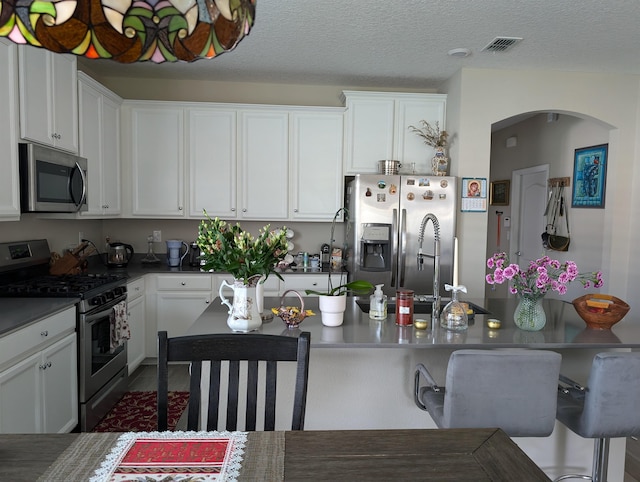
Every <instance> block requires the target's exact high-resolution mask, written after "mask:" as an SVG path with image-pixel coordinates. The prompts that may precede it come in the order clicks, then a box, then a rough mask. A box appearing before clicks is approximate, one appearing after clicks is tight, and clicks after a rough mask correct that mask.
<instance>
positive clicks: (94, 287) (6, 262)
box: [0, 239, 127, 298]
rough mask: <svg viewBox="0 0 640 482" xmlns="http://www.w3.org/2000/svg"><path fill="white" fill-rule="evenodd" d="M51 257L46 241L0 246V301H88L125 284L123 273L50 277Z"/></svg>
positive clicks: (17, 242) (38, 240)
mask: <svg viewBox="0 0 640 482" xmlns="http://www.w3.org/2000/svg"><path fill="white" fill-rule="evenodd" d="M50 255H51V254H50V251H49V243H48V242H47V240H46V239H36V240H32V241H14V242H9V243H0V297H9V296H11V297H29V298H36V297H42V298H45V297H46V298H56V297H79V298H89V297H94V296H97V295H100V294H102V293H103V292H107V291H111V290H114V289H116V288H118V289H119V287H121V286H123V285H125V284H126V281H125V280H126V278H127V275H126V274H124V273H102V274H79V275H63V276H53V275H50V274H48V273H49V258H50ZM120 291H122V290H120Z"/></svg>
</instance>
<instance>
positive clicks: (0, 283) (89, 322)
mask: <svg viewBox="0 0 640 482" xmlns="http://www.w3.org/2000/svg"><path fill="white" fill-rule="evenodd" d="M49 256H50V252H49V244H48V242H47V241H46V240H45V239H41V240H34V241H19V242H13V243H0V296H4V297H7V296H12V297H38V298H44V297H49V298H55V297H73V298H77V299H78V302H77V303H76V307H77V330H76V331H77V333H78V394H79V397H78V398H79V400H78V403H79V414H80V424H79V425H80V430H81V431H83V432H85V431H90V430H91V429H93V427H95V425H97V423H98V422H99V421H100V420H101V419H102V417H104V415H106V414H107V412H108V411H109V410H110V409H111V408H112V407H113V405H115V403H116V402H117V401H118V400H120V398H122V396H123V395H124V392H125V391H126V389H127V384H128V378H127V377H128V368H127V346H126V341H124V342H122V343H121V344H120V343H112V333H113V316H114V308H115V307H117V306H119V305H120V306H121V303H122V302H125V303H126V300H127V286H126V281H127V278H126V275H124V274H122V273H112V272H109V273H105V274H83V275H65V276H51V275H49V274H48V266H49Z"/></svg>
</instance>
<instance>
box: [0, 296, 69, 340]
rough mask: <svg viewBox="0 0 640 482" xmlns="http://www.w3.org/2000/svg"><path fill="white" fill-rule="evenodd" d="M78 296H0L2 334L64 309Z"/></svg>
mask: <svg viewBox="0 0 640 482" xmlns="http://www.w3.org/2000/svg"><path fill="white" fill-rule="evenodd" d="M77 301H78V300H77V298H0V313H2V316H0V336H4V335H8V334H9V333H11V332H12V331H14V330H17V329H19V328H23V327H25V326H26V325H28V324H30V323H33V322H35V321H38V320H41V319H42V318H46V317H48V316H51V315H55V314H56V313H58V312H60V311H63V310H65V309H67V308H69V307H70V306H73V305H75V304H76V303H77Z"/></svg>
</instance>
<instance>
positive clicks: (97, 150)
mask: <svg viewBox="0 0 640 482" xmlns="http://www.w3.org/2000/svg"><path fill="white" fill-rule="evenodd" d="M78 96H79V97H80V100H79V103H78V105H79V108H80V118H81V119H82V122H81V124H80V155H81V156H82V157H84V158H86V159H87V166H88V167H87V174H88V179H89V185H88V187H87V211H86V212H84V213H82V216H96V215H98V216H100V215H102V205H103V201H102V176H103V172H102V136H101V134H100V133H101V131H102V121H101V119H102V95H101V94H100V92H98V91H97V90H95V89H94V88H92V87H91V86H89V85H86V84H84V83H82V82H80V88H79V90H78Z"/></svg>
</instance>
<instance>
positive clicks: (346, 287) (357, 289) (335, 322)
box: [305, 278, 374, 326]
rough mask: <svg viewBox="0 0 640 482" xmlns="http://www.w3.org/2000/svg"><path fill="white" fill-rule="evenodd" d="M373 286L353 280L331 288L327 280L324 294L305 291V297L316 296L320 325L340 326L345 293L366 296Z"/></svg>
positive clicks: (342, 317)
mask: <svg viewBox="0 0 640 482" xmlns="http://www.w3.org/2000/svg"><path fill="white" fill-rule="evenodd" d="M373 289H374V286H373V284H371V283H370V282H369V281H365V280H354V281H351V282H349V283H345V284H342V285H340V286H336V287H335V288H333V287H332V286H331V278H329V289H328V290H327V291H325V292H320V291H315V290H305V293H306V294H307V295H318V305H319V307H320V312H321V314H322V324H323V325H325V326H340V325H342V322H343V321H344V312H345V310H346V308H347V293H353V294H356V295H366V294H369V293H371V292H372V291H373Z"/></svg>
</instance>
